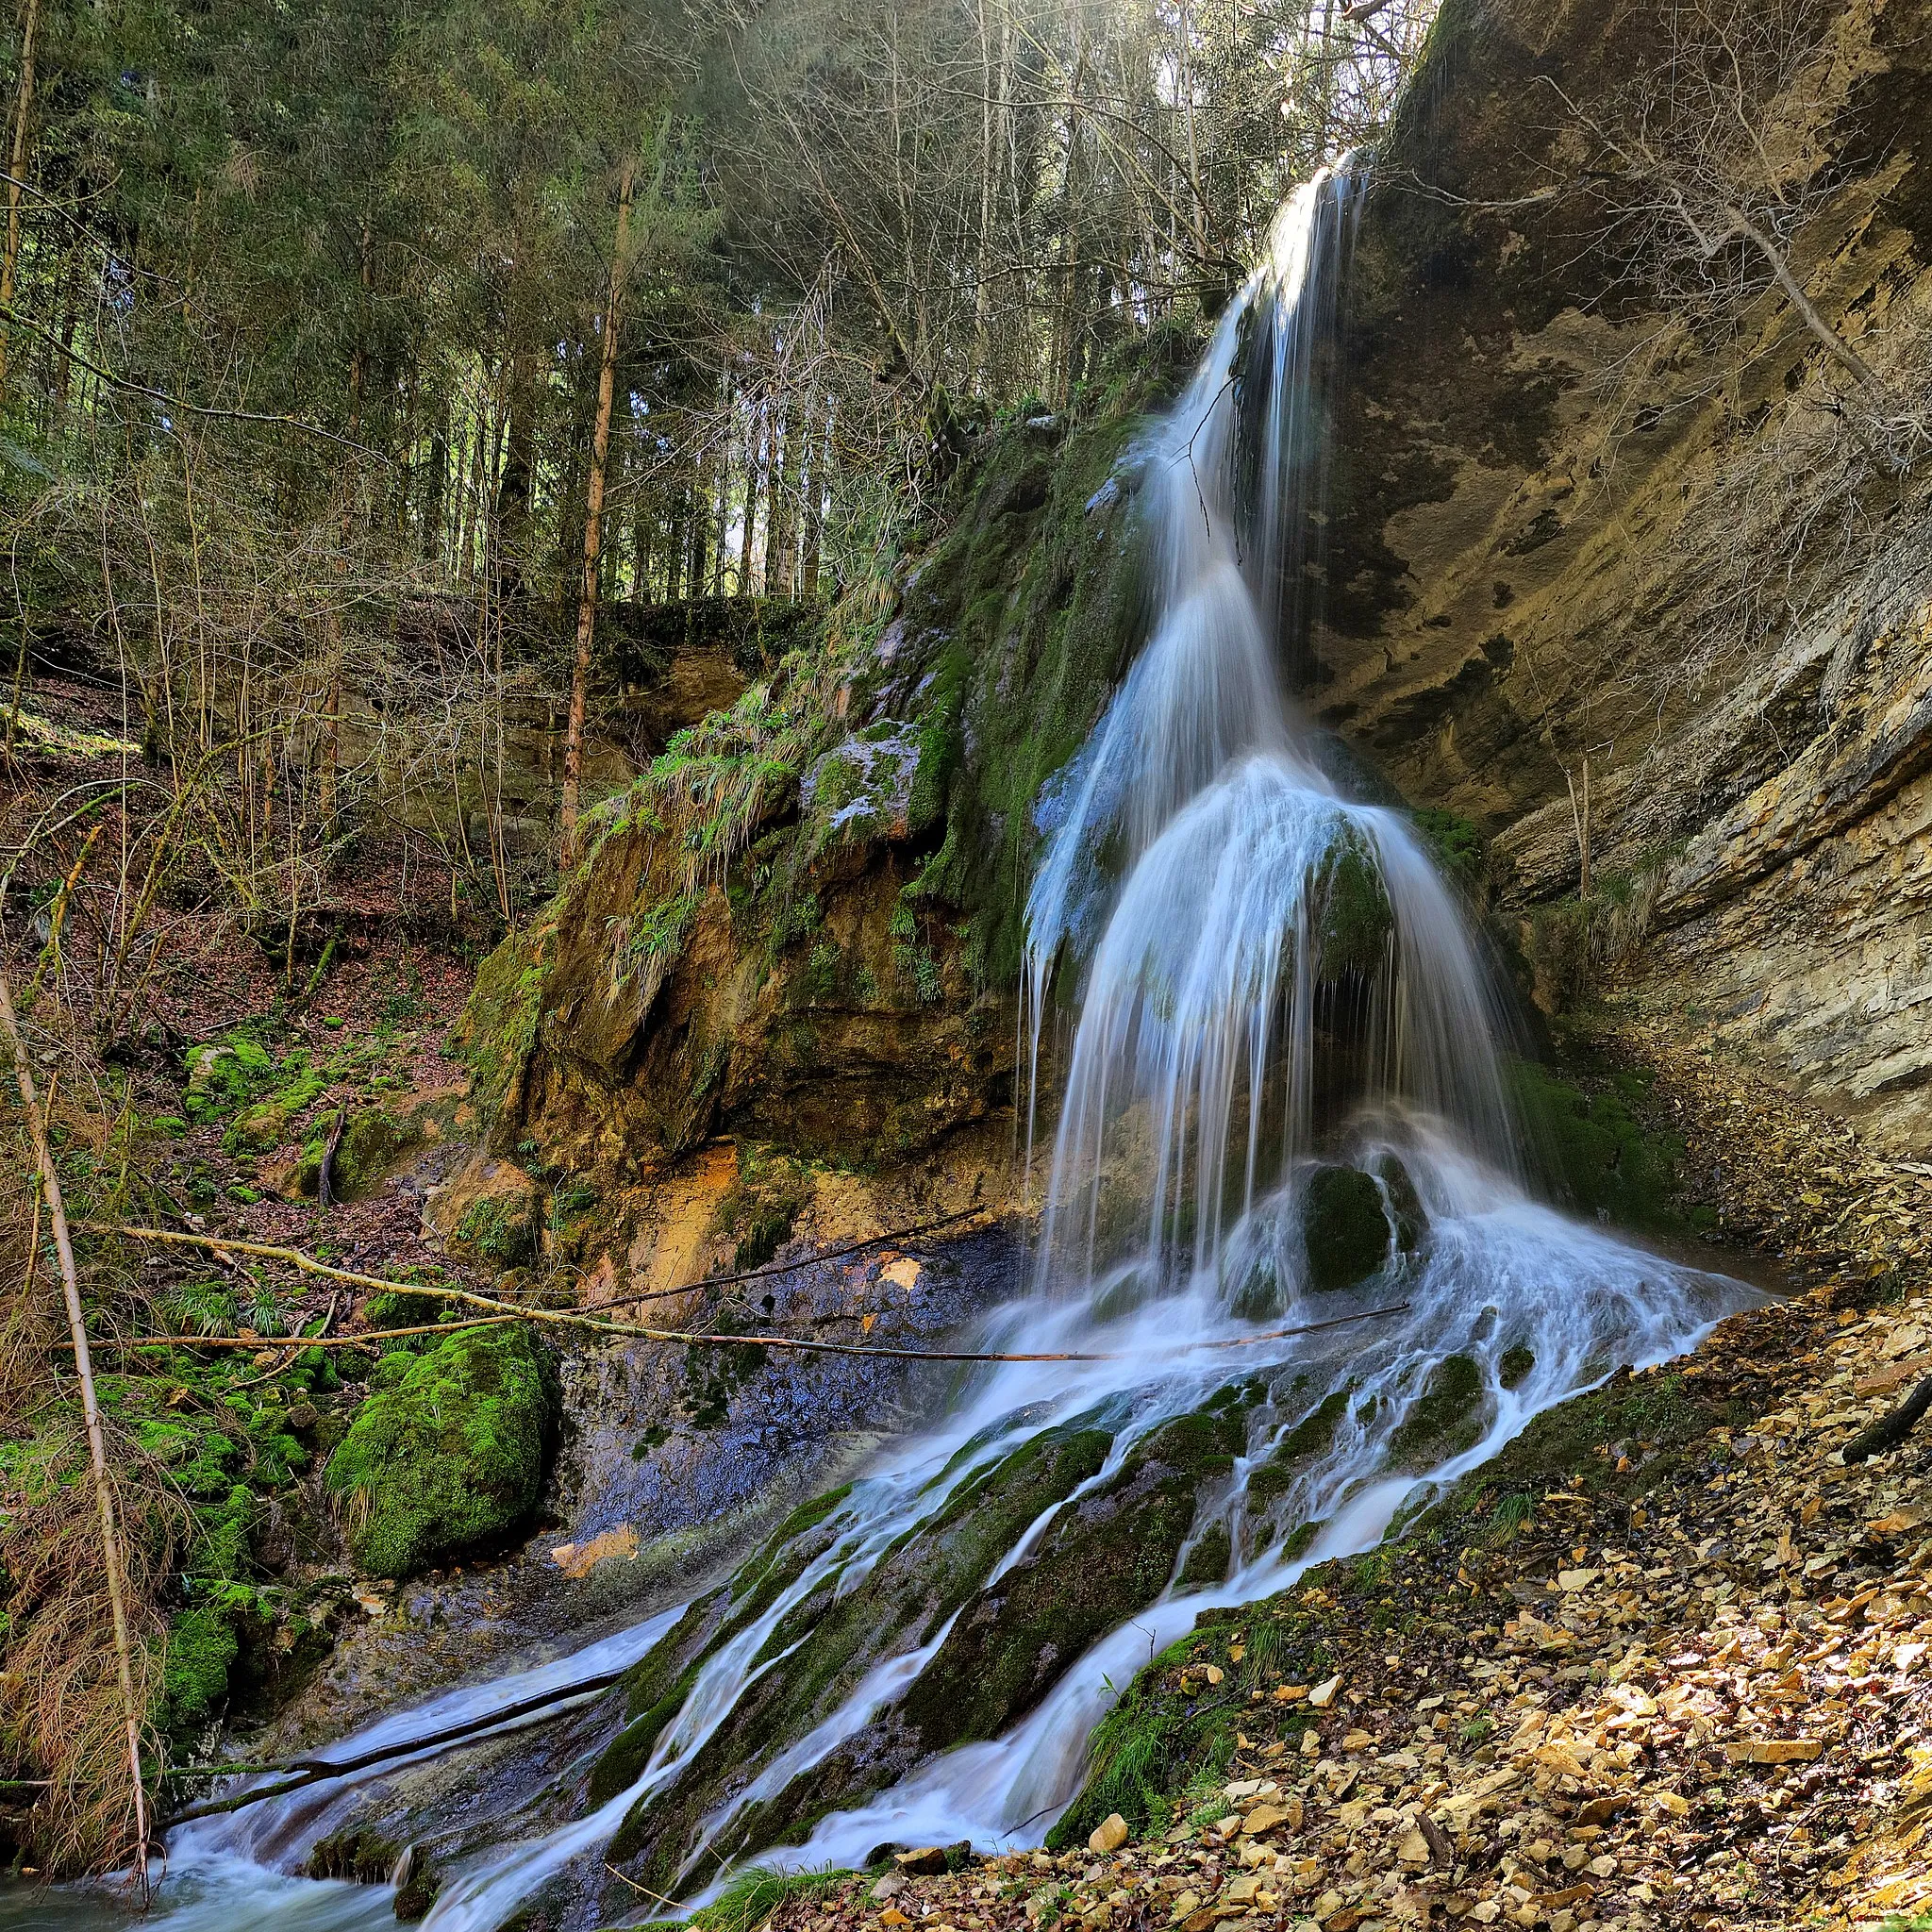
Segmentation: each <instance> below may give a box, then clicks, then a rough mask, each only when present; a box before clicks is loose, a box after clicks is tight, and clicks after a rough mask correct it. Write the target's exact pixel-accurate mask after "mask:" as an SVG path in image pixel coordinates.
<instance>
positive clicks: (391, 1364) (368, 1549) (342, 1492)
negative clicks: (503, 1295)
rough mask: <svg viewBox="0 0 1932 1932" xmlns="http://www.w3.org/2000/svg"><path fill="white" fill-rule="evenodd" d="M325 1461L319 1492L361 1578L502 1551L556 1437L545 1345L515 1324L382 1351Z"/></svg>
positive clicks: (521, 1519) (534, 1495)
mask: <svg viewBox="0 0 1932 1932" xmlns="http://www.w3.org/2000/svg"><path fill="white" fill-rule="evenodd" d="M371 1379H372V1382H373V1383H375V1384H376V1386H375V1388H374V1389H373V1391H372V1392H371V1394H370V1396H369V1399H368V1400H367V1401H366V1402H365V1403H364V1404H363V1405H362V1407H361V1408H360V1409H359V1410H358V1412H357V1415H356V1419H355V1421H354V1422H353V1423H352V1424H350V1426H349V1432H348V1434H347V1435H346V1436H344V1437H343V1439H342V1442H341V1447H340V1448H338V1449H337V1451H336V1453H335V1455H334V1457H331V1459H330V1461H329V1466H328V1474H327V1476H326V1478H325V1480H326V1483H327V1487H328V1490H329V1491H330V1493H331V1495H332V1496H334V1497H335V1498H336V1499H337V1501H338V1503H339V1505H340V1507H341V1509H342V1512H343V1515H344V1518H345V1520H346V1523H347V1524H348V1532H349V1549H350V1552H351V1554H352V1555H353V1556H354V1557H355V1559H356V1562H357V1564H358V1567H359V1568H360V1569H361V1570H362V1571H363V1573H364V1574H367V1575H372V1576H396V1577H401V1576H410V1575H414V1574H416V1573H417V1572H418V1571H422V1570H426V1569H429V1568H430V1567H431V1566H432V1565H435V1564H439V1563H442V1562H445V1561H447V1560H449V1559H450V1558H452V1557H463V1556H468V1555H472V1554H475V1553H476V1552H478V1551H482V1550H486V1549H490V1548H494V1547H500V1546H501V1545H502V1544H503V1543H504V1542H505V1541H508V1539H509V1538H510V1537H511V1536H513V1535H514V1534H515V1532H516V1531H517V1530H519V1529H520V1528H522V1527H523V1525H524V1524H525V1523H526V1522H527V1521H528V1519H529V1517H530V1515H531V1513H532V1511H533V1510H534V1509H535V1508H536V1507H537V1501H538V1498H539V1497H540V1496H541V1493H542V1490H543V1479H544V1474H545V1471H546V1467H547V1462H548V1457H549V1453H550V1449H551V1446H552V1443H553V1441H554V1438H555V1434H556V1424H557V1414H558V1387H557V1375H556V1371H555V1368H554V1366H553V1364H552V1362H551V1360H550V1357H549V1354H548V1352H547V1351H546V1350H545V1349H544V1347H543V1345H542V1343H541V1341H538V1340H537V1339H536V1338H535V1337H534V1336H533V1335H532V1334H531V1333H530V1331H529V1330H528V1329H527V1328H525V1327H524V1326H522V1325H520V1324H507V1325H505V1326H503V1327H492V1328H471V1329H466V1330H464V1331H463V1332H461V1333H459V1334H456V1335H452V1336H450V1337H449V1338H448V1339H447V1340H446V1341H441V1342H440V1343H439V1344H438V1345H437V1346H436V1347H435V1348H434V1349H432V1350H430V1351H429V1353H428V1354H426V1355H422V1356H405V1355H392V1356H390V1357H386V1358H385V1359H384V1360H383V1362H382V1363H381V1364H380V1365H379V1366H378V1368H377V1370H376V1372H375V1375H374V1376H372V1378H371Z"/></svg>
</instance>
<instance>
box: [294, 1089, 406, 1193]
mask: <svg viewBox="0 0 1932 1932" xmlns="http://www.w3.org/2000/svg"><path fill="white" fill-rule="evenodd" d="M332 1126H333V1122H332V1121H331V1122H329V1123H328V1126H327V1127H325V1130H324V1131H323V1132H321V1133H319V1134H312V1135H311V1136H310V1137H309V1141H308V1145H307V1146H306V1147H305V1148H304V1149H303V1150H302V1158H301V1161H300V1162H299V1163H298V1164H297V1166H296V1169H295V1173H294V1176H293V1180H294V1187H295V1191H296V1192H298V1193H302V1194H306V1195H309V1196H313V1195H314V1194H315V1193H316V1192H317V1191H318V1190H319V1189H320V1187H321V1183H322V1157H323V1154H324V1152H325V1150H326V1148H327V1146H328V1128H329V1127H332ZM424 1138H425V1135H424V1127H423V1123H422V1121H421V1120H419V1119H417V1118H415V1117H414V1116H412V1115H407V1114H403V1113H400V1112H396V1111H392V1110H391V1108H386V1107H365V1108H363V1109H362V1110H361V1111H360V1112H359V1113H358V1114H354V1115H352V1116H351V1117H350V1118H349V1120H348V1121H347V1122H346V1123H344V1124H343V1127H342V1138H341V1141H339V1142H338V1143H337V1146H336V1158H335V1161H334V1164H333V1165H332V1167H331V1168H330V1170H329V1182H330V1191H331V1192H332V1193H333V1194H334V1195H335V1197H336V1199H337V1200H339V1201H355V1200H358V1199H360V1198H361V1197H362V1196H363V1195H364V1194H367V1193H369V1192H370V1191H372V1190H373V1189H374V1188H375V1185H376V1184H377V1182H379V1181H380V1180H381V1179H382V1178H383V1177H384V1176H385V1175H386V1174H389V1173H390V1171H391V1169H392V1168H393V1167H394V1166H395V1164H396V1162H397V1161H398V1160H400V1159H401V1158H402V1157H403V1156H404V1155H405V1154H407V1153H408V1151H409V1150H410V1149H411V1148H412V1147H416V1146H419V1145H420V1144H421V1143H422V1141H423V1140H424Z"/></svg>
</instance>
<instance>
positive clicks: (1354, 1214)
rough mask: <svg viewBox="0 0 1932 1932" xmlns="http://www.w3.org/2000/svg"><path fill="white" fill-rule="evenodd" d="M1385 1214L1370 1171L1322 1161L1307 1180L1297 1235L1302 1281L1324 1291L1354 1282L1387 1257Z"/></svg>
mask: <svg viewBox="0 0 1932 1932" xmlns="http://www.w3.org/2000/svg"><path fill="white" fill-rule="evenodd" d="M1389 1233H1390V1229H1389V1217H1388V1215H1387V1213H1386V1212H1385V1211H1384V1209H1383V1206H1382V1191H1381V1189H1380V1188H1378V1187H1377V1186H1376V1185H1375V1179H1374V1175H1373V1174H1364V1173H1363V1172H1362V1171H1361V1169H1360V1168H1358V1167H1324V1168H1321V1169H1319V1170H1318V1171H1317V1172H1316V1174H1315V1176H1314V1178H1313V1179H1312V1180H1310V1181H1309V1183H1308V1193H1307V1208H1306V1209H1305V1210H1304V1219H1303V1223H1302V1239H1303V1241H1304V1242H1305V1244H1306V1246H1307V1257H1308V1286H1309V1287H1310V1288H1312V1289H1314V1290H1315V1291H1317V1292H1318V1293H1323V1294H1330V1293H1334V1292H1335V1291H1338V1290H1341V1289H1345V1288H1357V1287H1359V1286H1360V1284H1361V1283H1363V1282H1364V1281H1366V1280H1368V1279H1369V1277H1370V1276H1371V1275H1373V1274H1379V1273H1380V1272H1381V1270H1382V1266H1383V1264H1384V1263H1385V1262H1386V1261H1387V1259H1388V1257H1389Z"/></svg>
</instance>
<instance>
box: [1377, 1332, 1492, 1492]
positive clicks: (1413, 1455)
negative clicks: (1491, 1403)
mask: <svg viewBox="0 0 1932 1932" xmlns="http://www.w3.org/2000/svg"><path fill="white" fill-rule="evenodd" d="M1487 1408H1488V1404H1487V1402H1486V1400H1485V1391H1484V1385H1483V1372H1482V1371H1481V1369H1479V1368H1478V1367H1477V1366H1476V1364H1475V1363H1474V1361H1473V1360H1472V1359H1471V1358H1470V1357H1468V1356H1466V1355H1452V1356H1448V1357H1444V1358H1443V1359H1442V1360H1441V1361H1440V1362H1438V1363H1437V1364H1436V1366H1435V1368H1434V1369H1432V1370H1431V1371H1430V1373H1429V1379H1428V1381H1427V1382H1426V1383H1425V1384H1424V1388H1423V1392H1422V1393H1421V1394H1420V1395H1419V1396H1417V1397H1416V1399H1415V1400H1414V1401H1413V1402H1412V1403H1410V1404H1409V1406H1408V1412H1407V1414H1406V1415H1405V1416H1404V1417H1403V1419H1402V1421H1401V1423H1400V1424H1398V1425H1397V1427H1396V1430H1395V1433H1394V1434H1393V1435H1392V1436H1391V1437H1390V1439H1389V1459H1390V1460H1391V1462H1392V1463H1393V1464H1394V1465H1395V1466H1396V1467H1397V1468H1398V1469H1410V1470H1418V1471H1420V1470H1424V1469H1429V1468H1433V1467H1434V1466H1435V1465H1436V1464H1437V1463H1439V1462H1441V1461H1444V1460H1445V1459H1446V1458H1447V1457H1451V1456H1456V1455H1459V1454H1460V1453H1461V1452H1462V1451H1463V1450H1465V1449H1473V1448H1474V1447H1475V1445H1476V1444H1477V1443H1478V1442H1479V1441H1482V1435H1483V1425H1484V1422H1485V1418H1486V1411H1487Z"/></svg>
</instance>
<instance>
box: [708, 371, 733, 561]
mask: <svg viewBox="0 0 1932 1932" xmlns="http://www.w3.org/2000/svg"><path fill="white" fill-rule="evenodd" d="M719 382H720V384H721V386H722V388H723V390H724V408H723V410H722V411H721V412H720V415H719V419H718V420H719V421H720V422H721V423H722V424H723V425H724V433H723V434H722V435H721V436H720V437H719V438H718V491H717V500H716V506H715V508H716V517H715V523H714V529H713V541H712V543H711V594H712V596H714V597H722V596H723V595H724V551H725V531H726V526H727V525H728V523H729V520H730V516H731V372H730V370H728V369H727V370H725V372H724V375H722V376H720V377H719Z"/></svg>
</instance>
